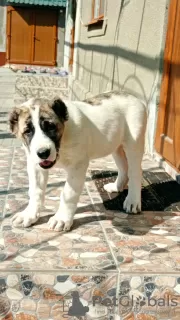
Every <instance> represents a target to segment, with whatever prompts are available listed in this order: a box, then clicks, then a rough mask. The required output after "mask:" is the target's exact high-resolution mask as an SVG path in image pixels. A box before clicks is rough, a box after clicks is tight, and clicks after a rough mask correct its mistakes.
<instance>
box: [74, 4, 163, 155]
mask: <svg viewBox="0 0 180 320" xmlns="http://www.w3.org/2000/svg"><path fill="white" fill-rule="evenodd" d="M78 1H79V3H80V0H78ZM168 2H169V1H168V0H158V1H157V0H124V1H123V0H107V2H106V12H105V21H104V25H103V26H102V28H101V29H99V30H97V28H95V27H94V30H93V31H89V30H88V28H87V27H85V26H84V25H83V24H86V23H87V22H88V20H89V19H90V12H91V11H90V10H91V0H88V1H87V0H81V5H80V16H81V19H80V20H81V22H80V34H79V37H78V38H79V40H78V44H77V48H78V49H77V54H76V62H77V71H76V74H75V76H74V77H73V78H72V79H71V81H70V83H71V98H72V99H78V100H79V99H84V98H86V97H87V96H89V95H94V94H98V93H99V92H103V91H106V90H111V89H117V88H119V89H120V88H124V89H128V90H130V91H131V92H132V93H135V94H136V95H139V96H140V97H141V98H143V99H144V100H145V101H146V103H147V105H148V108H149V122H148V126H149V129H148V132H147V142H146V147H147V150H148V151H149V152H152V149H153V139H154V131H155V125H156V113H157V112H156V110H157V98H158V94H159V82H160V75H161V72H159V70H160V61H161V58H162V56H163V47H164V38H165V37H164V34H165V28H166V22H167V19H166V17H167V9H168Z"/></svg>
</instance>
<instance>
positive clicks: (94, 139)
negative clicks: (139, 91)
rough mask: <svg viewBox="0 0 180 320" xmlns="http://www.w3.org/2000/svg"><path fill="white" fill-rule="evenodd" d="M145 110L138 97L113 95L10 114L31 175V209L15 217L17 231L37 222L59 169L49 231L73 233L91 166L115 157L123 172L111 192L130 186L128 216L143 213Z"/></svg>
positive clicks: (35, 104)
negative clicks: (60, 182) (61, 176)
mask: <svg viewBox="0 0 180 320" xmlns="http://www.w3.org/2000/svg"><path fill="white" fill-rule="evenodd" d="M146 120H147V115H146V107H145V105H144V104H143V102H141V101H140V100H138V99H137V98H136V97H134V96H132V95H129V94H125V93H118V92H108V93H104V94H101V95H98V96H96V97H94V98H92V99H89V100H86V101H83V102H79V101H62V100H61V99H59V98H57V99H54V101H49V100H44V99H30V100H28V101H27V102H25V103H23V104H22V105H20V106H19V107H15V108H14V109H13V111H12V112H11V114H10V119H9V122H10V130H11V132H12V133H13V134H15V135H16V137H18V138H20V139H21V140H22V142H23V146H24V148H25V152H26V155H27V171H28V175H29V204H28V206H27V208H26V209H25V210H24V211H23V212H20V213H17V214H15V215H14V217H13V219H12V220H13V224H14V226H16V227H17V226H22V227H28V226H30V225H32V224H33V223H35V222H36V221H37V220H38V218H39V216H40V210H41V208H42V206H43V203H44V196H45V190H46V185H47V180H48V172H49V170H50V169H51V168H52V167H53V166H55V165H59V166H61V167H63V168H64V169H65V170H66V172H67V181H66V184H65V187H64V190H63V192H62V193H61V197H60V205H59V209H58V211H57V213H56V214H55V215H54V216H53V217H51V218H50V220H49V222H48V225H49V228H50V229H52V230H56V231H62V230H65V231H68V230H69V229H70V228H71V226H72V224H73V216H74V213H75V211H76V208H77V203H78V200H79V196H80V194H81V191H82V189H83V185H84V181H85V175H86V170H87V168H88V165H89V161H90V160H92V159H96V158H101V157H105V156H107V155H109V154H112V156H113V158H114V161H115V163H116V165H117V168H118V177H117V179H116V181H115V182H113V183H109V184H106V185H105V186H104V189H105V190H106V191H107V192H119V191H122V190H123V188H124V186H125V185H126V184H127V180H128V179H129V186H128V195H127V198H126V199H125V202H124V209H125V211H126V212H132V213H137V212H140V211H141V178H142V172H141V161H142V157H143V151H144V137H145V129H146Z"/></svg>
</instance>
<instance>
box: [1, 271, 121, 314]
mask: <svg viewBox="0 0 180 320" xmlns="http://www.w3.org/2000/svg"><path fill="white" fill-rule="evenodd" d="M117 283H118V278H117V275H116V274H109V275H107V274H105V273H100V274H98V273H95V274H93V273H90V274H89V273H86V274H84V275H82V274H79V273H75V274H72V273H61V272H59V273H58V272H56V273H51V272H48V273H44V272H42V273H33V272H31V273H20V272H19V273H15V272H12V273H11V274H6V275H5V274H4V273H0V290H1V294H0V316H3V315H6V316H4V318H2V317H1V319H14V320H37V319H53V320H61V319H63V318H68V319H69V320H73V319H84V318H86V319H98V318H100V319H102V320H108V319H111V317H113V316H114V314H115V313H116V309H117V307H116V306H115V304H114V303H113V302H114V299H115V297H116V292H117Z"/></svg>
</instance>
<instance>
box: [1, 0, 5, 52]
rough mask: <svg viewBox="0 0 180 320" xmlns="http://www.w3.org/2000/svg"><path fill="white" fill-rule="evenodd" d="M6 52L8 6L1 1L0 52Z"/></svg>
mask: <svg viewBox="0 0 180 320" xmlns="http://www.w3.org/2000/svg"><path fill="white" fill-rule="evenodd" d="M5 51H6V6H5V1H4V0H1V1H0V52H5Z"/></svg>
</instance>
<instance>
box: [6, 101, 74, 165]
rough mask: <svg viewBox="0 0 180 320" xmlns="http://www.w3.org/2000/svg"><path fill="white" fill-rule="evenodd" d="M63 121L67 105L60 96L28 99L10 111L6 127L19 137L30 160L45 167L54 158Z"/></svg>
mask: <svg viewBox="0 0 180 320" xmlns="http://www.w3.org/2000/svg"><path fill="white" fill-rule="evenodd" d="M67 120H68V111H67V107H66V105H65V103H64V102H63V101H62V100H61V99H59V98H57V99H54V100H53V101H49V100H44V99H30V100H28V101H27V102H25V103H23V104H22V105H20V106H19V107H15V108H14V109H13V110H12V112H11V114H10V117H9V126H10V130H11V132H12V133H13V134H15V135H16V136H17V137H18V138H20V139H21V140H22V142H23V144H24V145H25V147H26V149H27V150H28V152H29V154H30V157H31V158H32V160H33V161H34V163H36V164H39V165H40V167H42V168H43V169H49V168H51V167H53V165H54V164H55V162H56V159H57V157H58V153H59V148H60V143H61V137H62V135H63V132H64V124H65V121H67Z"/></svg>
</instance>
